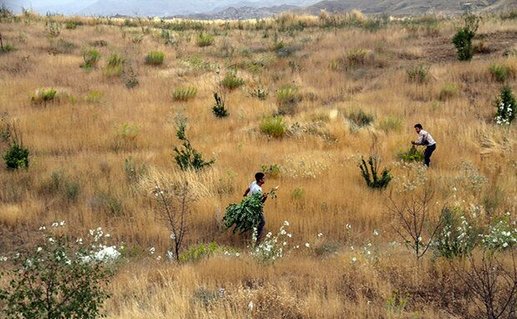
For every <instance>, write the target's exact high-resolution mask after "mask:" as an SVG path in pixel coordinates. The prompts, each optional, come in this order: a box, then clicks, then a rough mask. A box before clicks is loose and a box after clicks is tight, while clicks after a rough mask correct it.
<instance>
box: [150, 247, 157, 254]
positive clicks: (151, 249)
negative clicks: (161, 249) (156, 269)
mask: <svg viewBox="0 0 517 319" xmlns="http://www.w3.org/2000/svg"><path fill="white" fill-rule="evenodd" d="M155 251H156V248H154V247H151V248H149V253H150V254H151V255H153V254H154V252H155Z"/></svg>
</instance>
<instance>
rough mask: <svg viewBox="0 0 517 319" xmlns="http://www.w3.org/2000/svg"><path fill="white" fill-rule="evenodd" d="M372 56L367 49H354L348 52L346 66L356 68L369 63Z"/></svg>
mask: <svg viewBox="0 0 517 319" xmlns="http://www.w3.org/2000/svg"><path fill="white" fill-rule="evenodd" d="M370 59H371V57H370V56H369V54H368V51H367V50H365V49H353V50H350V51H348V52H347V54H346V66H345V67H346V68H347V69H348V68H355V67H358V66H362V65H366V64H368V63H369V60H370Z"/></svg>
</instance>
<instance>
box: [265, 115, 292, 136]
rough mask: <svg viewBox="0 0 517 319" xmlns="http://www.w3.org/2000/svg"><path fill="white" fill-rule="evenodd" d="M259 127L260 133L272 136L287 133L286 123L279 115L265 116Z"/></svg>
mask: <svg viewBox="0 0 517 319" xmlns="http://www.w3.org/2000/svg"><path fill="white" fill-rule="evenodd" d="M259 128H260V131H261V132H262V133H264V134H266V135H268V136H270V137H273V138H282V137H284V136H285V135H286V133H287V125H286V124H285V122H284V118H283V117H281V116H272V117H265V118H264V119H262V121H261V122H260V127H259Z"/></svg>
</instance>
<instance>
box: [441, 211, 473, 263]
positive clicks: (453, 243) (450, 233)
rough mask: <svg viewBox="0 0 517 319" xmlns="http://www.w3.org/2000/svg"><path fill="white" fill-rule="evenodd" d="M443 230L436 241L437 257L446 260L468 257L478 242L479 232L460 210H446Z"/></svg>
mask: <svg viewBox="0 0 517 319" xmlns="http://www.w3.org/2000/svg"><path fill="white" fill-rule="evenodd" d="M440 225H441V228H440V229H439V230H438V233H437V235H436V238H435V239H434V243H433V248H434V250H435V253H436V255H439V256H443V257H445V258H454V257H463V256H468V255H470V253H471V252H472V250H473V249H474V247H475V246H476V244H477V242H478V238H479V237H478V234H479V232H478V231H477V230H476V229H475V227H473V225H472V224H471V223H470V222H469V221H468V220H467V218H466V217H465V216H464V215H463V214H461V211H460V210H459V209H454V208H453V209H451V208H447V207H446V208H444V209H443V210H442V216H441V223H440Z"/></svg>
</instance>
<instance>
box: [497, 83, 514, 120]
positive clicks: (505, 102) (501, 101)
mask: <svg viewBox="0 0 517 319" xmlns="http://www.w3.org/2000/svg"><path fill="white" fill-rule="evenodd" d="M495 105H496V107H497V113H496V115H495V122H496V123H497V124H498V125H510V124H511V123H512V121H513V120H514V119H515V110H516V109H517V103H516V102H515V96H513V93H512V89H511V88H510V87H509V86H504V87H503V88H502V89H501V93H500V94H499V97H498V98H497V99H496V101H495Z"/></svg>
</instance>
